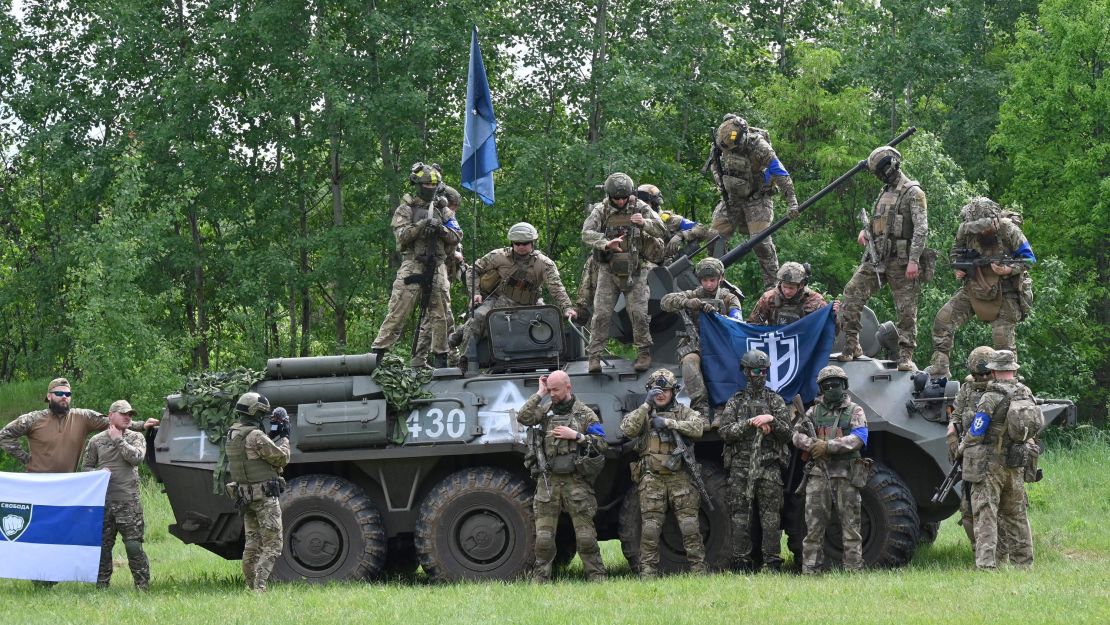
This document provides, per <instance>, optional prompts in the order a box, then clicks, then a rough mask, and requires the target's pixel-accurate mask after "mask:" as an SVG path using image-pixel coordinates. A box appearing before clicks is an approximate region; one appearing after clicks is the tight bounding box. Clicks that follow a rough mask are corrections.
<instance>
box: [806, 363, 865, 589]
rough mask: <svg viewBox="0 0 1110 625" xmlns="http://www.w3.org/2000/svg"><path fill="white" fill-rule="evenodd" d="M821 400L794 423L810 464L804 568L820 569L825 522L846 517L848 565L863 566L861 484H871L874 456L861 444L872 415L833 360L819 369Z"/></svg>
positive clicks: (842, 521) (843, 524) (808, 571)
mask: <svg viewBox="0 0 1110 625" xmlns="http://www.w3.org/2000/svg"><path fill="white" fill-rule="evenodd" d="M817 387H818V389H820V391H821V395H820V396H819V397H818V401H817V403H816V404H814V405H813V406H812V407H811V408H810V409H809V410H808V411H806V414H805V416H804V417H803V418H802V419H801V420H799V421H798V422H797V423H796V424H795V425H794V436H793V443H794V446H795V447H797V448H798V449H800V450H801V451H802V452H803V453H802V458H803V460H808V461H807V462H806V466H805V470H804V471H805V480H806V488H805V494H806V499H805V502H806V503H805V516H806V537H805V539H804V540H803V541H802V573H804V574H806V575H814V574H816V573H818V572H820V571H821V567H822V564H823V563H824V560H825V547H824V545H825V528H827V527H828V524H829V520H830V519H831V518H832V515H833V507H834V506H835V508H836V512H837V514H838V516H839V517H840V527H841V529H842V532H843V533H842V536H843V538H842V541H843V544H844V568H845V570H848V571H859V570H862V569H863V539H862V537H861V535H860V524H861V521H860V495H859V489H860V488H863V487H864V486H866V485H867V480H868V478H869V473H870V469H869V464H870V463H869V461H867V460H865V459H863V458H862V457H861V455H860V450H861V449H863V448H864V446H865V445H867V417H866V415H864V413H863V408H861V407H860V406H858V405H856V404H855V403H853V402H852V401H851V400H850V399H848V375H847V374H846V373H844V370H843V369H841V368H840V367H834V366H829V367H825V368H824V369H821V371H820V372H818V373H817Z"/></svg>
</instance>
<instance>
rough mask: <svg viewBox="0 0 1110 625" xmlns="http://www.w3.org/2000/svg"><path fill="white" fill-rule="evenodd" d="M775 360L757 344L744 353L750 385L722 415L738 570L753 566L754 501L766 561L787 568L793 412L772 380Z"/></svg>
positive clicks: (734, 564)
mask: <svg viewBox="0 0 1110 625" xmlns="http://www.w3.org/2000/svg"><path fill="white" fill-rule="evenodd" d="M770 366H771V359H770V357H768V356H767V354H766V353H764V352H761V351H759V350H757V349H753V350H750V351H748V352H747V353H745V354H744V355H743V357H741V358H740V367H741V368H742V369H743V370H744V377H745V379H746V380H747V386H745V387H744V390H741V391H737V392H736V393H735V394H734V395H733V396H732V397H731V398H729V400H728V403H727V404H725V409H724V413H723V414H722V416H721V428H720V434H721V438H723V439H724V441H725V450H724V461H725V470H726V471H728V495H729V510H730V512H731V517H732V567H733V569H736V570H744V571H748V570H751V569H752V561H753V558H752V534H751V532H752V516H753V507H754V508H755V511H756V512H757V513H758V515H759V525H760V528H761V530H762V535H763V545H762V549H763V566H764V567H766V568H767V569H769V570H772V571H778V570H780V569H782V556H781V555H780V551H781V547H780V541H781V538H782V502H783V495H782V489H783V483H782V473H783V469H785V468H786V463H787V461H788V459H789V456H790V451H789V449H788V447H787V445H789V444H790V413H789V412H788V411H787V409H786V402H784V401H783V400H782V397H779V394H778V393H776V392H774V391H772V390H771V389H769V388H767V386H766V381H767V369H768V368H769V367H770Z"/></svg>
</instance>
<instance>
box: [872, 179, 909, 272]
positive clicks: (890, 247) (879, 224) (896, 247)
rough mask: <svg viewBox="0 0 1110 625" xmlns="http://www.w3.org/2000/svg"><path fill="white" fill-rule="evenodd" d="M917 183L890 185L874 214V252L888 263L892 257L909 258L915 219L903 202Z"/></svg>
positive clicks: (881, 196)
mask: <svg viewBox="0 0 1110 625" xmlns="http://www.w3.org/2000/svg"><path fill="white" fill-rule="evenodd" d="M918 186H919V185H918V184H917V183H916V182H906V183H905V184H904V185H900V186H896V187H891V186H887V187H886V188H884V189H883V192H882V193H881V194H879V199H878V200H877V201H876V202H875V209H874V211H873V212H872V215H871V232H870V234H871V240H872V241H874V242H875V252H876V253H877V254H878V255H879V256H880V257H881V258H880V259H878V260H880V261H886V260H887V259H888V258H891V256H895V257H897V258H899V259H907V258H909V242H910V241H911V240H912V239H913V216H912V215H910V212H909V204H908V203H906V202H903V201H902V199H903V198H904V197H905V196H906V194H907V193H909V191H910V189H912V188H914V187H918Z"/></svg>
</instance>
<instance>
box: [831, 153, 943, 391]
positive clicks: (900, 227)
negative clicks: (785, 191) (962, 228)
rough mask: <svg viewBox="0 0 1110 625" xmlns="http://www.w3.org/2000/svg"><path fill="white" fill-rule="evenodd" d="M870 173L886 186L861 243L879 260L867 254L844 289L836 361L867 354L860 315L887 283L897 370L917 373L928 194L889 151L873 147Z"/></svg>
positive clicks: (859, 238) (894, 154)
mask: <svg viewBox="0 0 1110 625" xmlns="http://www.w3.org/2000/svg"><path fill="white" fill-rule="evenodd" d="M867 169H868V170H870V171H871V173H873V174H875V176H876V177H877V178H878V179H879V180H882V181H883V182H884V183H885V186H884V187H883V192H882V193H881V194H880V195H879V199H878V200H877V201H876V202H875V208H874V209H873V211H872V215H871V219H870V220H869V222H868V223H869V226H868V228H867V229H865V230H860V232H859V237H858V239H857V240H858V242H859V244H860V245H863V246H868V245H869V242H870V244H871V245H870V247H868V249H871V248H873V249H874V250H875V255H876V256H877V257H876V258H872V257H871V253H870V252H869V251H868V252H865V253H864V258H863V262H862V263H860V266H859V268H858V269H856V273H855V275H853V276H852V279H851V280H850V281H849V282H848V284H847V285H846V286H845V287H844V305H843V310H842V311H841V312H840V320H841V323H842V324H843V325H842V327H843V330H844V351H843V352H841V353H840V355H838V356H837V360H840V361H841V362H847V361H849V360H854V359H856V358H859V357H860V356H862V355H863V350H862V349H861V348H860V345H859V329H860V314H861V313H862V312H863V307H864V305H866V304H867V300H869V299H871V295H872V294H874V293H875V291H877V290H879V288H880V286H881V285H882V284H887V285H890V292H891V295H893V296H894V310H895V312H896V313H897V315H898V322H897V325H898V370H899V371H914V370H916V369H917V365H915V364H914V363H913V350H914V348H915V347H917V296H918V293H919V292H920V291H921V282H919V281H918V277H919V276H920V275H923V274H922V270H921V265H922V254H924V253H925V239H926V237H927V236H928V234H929V223H928V206H927V204H926V201H925V192H924V191H922V190H921V186H920V185H919V184H917V182H915V181H913V180H910V179H909V178H907V177H906V174H905V173H903V172H902V154H901V153H899V152H898V150H895V149H894V148H892V147H890V146H885V145H884V146H882V147H878V148H875V149H874V150H873V151H872V152H871V155H870V156H868V157H867ZM926 273H927V272H926ZM880 280H881V281H882V283H881V284H880Z"/></svg>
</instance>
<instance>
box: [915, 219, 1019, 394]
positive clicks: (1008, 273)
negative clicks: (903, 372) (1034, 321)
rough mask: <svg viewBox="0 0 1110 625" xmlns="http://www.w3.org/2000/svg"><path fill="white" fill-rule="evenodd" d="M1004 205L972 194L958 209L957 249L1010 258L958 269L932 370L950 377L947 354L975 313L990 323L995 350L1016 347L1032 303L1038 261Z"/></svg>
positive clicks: (936, 336)
mask: <svg viewBox="0 0 1110 625" xmlns="http://www.w3.org/2000/svg"><path fill="white" fill-rule="evenodd" d="M1004 215H1005V214H1004V212H1003V210H1002V207H1001V206H999V205H998V204H997V203H996V202H995V201H994V200H991V199H990V198H985V197H976V198H972V199H971V201H970V202H968V203H967V204H966V205H965V206H964V207H963V208H962V209H960V221H961V223H960V228H959V230H957V232H956V241H955V243H953V245H952V247H953V249H971V250H975V251H976V252H978V253H979V254H980V255H981V257H982V258H984V259H986V258H995V259H1008V260H1011V261H1012V262H1007V263H1006V264H999V263H991V264H990V265H981V266H976V267H975V269H974V271H973V272H972V273H971V274H970V275H969V274H967V273H965V272H963V271H961V270H959V269H957V270H956V279H957V280H959V281H960V282H961V286H960V290H958V291H956V293H955V294H954V295H953V296H952V298H951V299H949V300H948V302H947V303H946V304H945V305H944V306H943V307H941V309H940V310H939V311H937V316H936V319H934V320H933V358H932V363H931V365H930V367H929V374H930V375H931V376H933V377H937V378H947V377H949V376H950V375H951V372H950V371H949V368H948V364H949V361H948V354H949V352H951V351H952V342H953V339H954V337H955V334H956V331H957V330H959V329H960V328H961V327H963V325H964V324H965V323H967V322H968V320H969V319H971V317H972V315H974V316H976V317H978V318H979V319H980V320H982V321H986V322H987V323H989V324H991V334H992V336H993V339H994V348H995V349H1007V350H1010V351H1015V350H1016V349H1017V341H1016V338H1015V328H1016V326H1017V324H1018V322H1019V321H1021V320H1022V319H1024V318H1025V316H1026V314H1028V312H1029V307H1030V306H1031V305H1032V303H1033V282H1032V280H1031V279H1030V278H1029V267H1030V266H1031V265H1033V264H1034V263H1036V262H1037V258H1036V256H1034V255H1033V249H1032V248H1031V247H1029V241H1028V240H1026V238H1025V235H1024V234H1022V232H1021V228H1019V227H1018V226H1017V224H1015V223H1014V222H1013V221H1012V220H1011V219H1009V218H1007V217H1005V216H1004Z"/></svg>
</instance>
